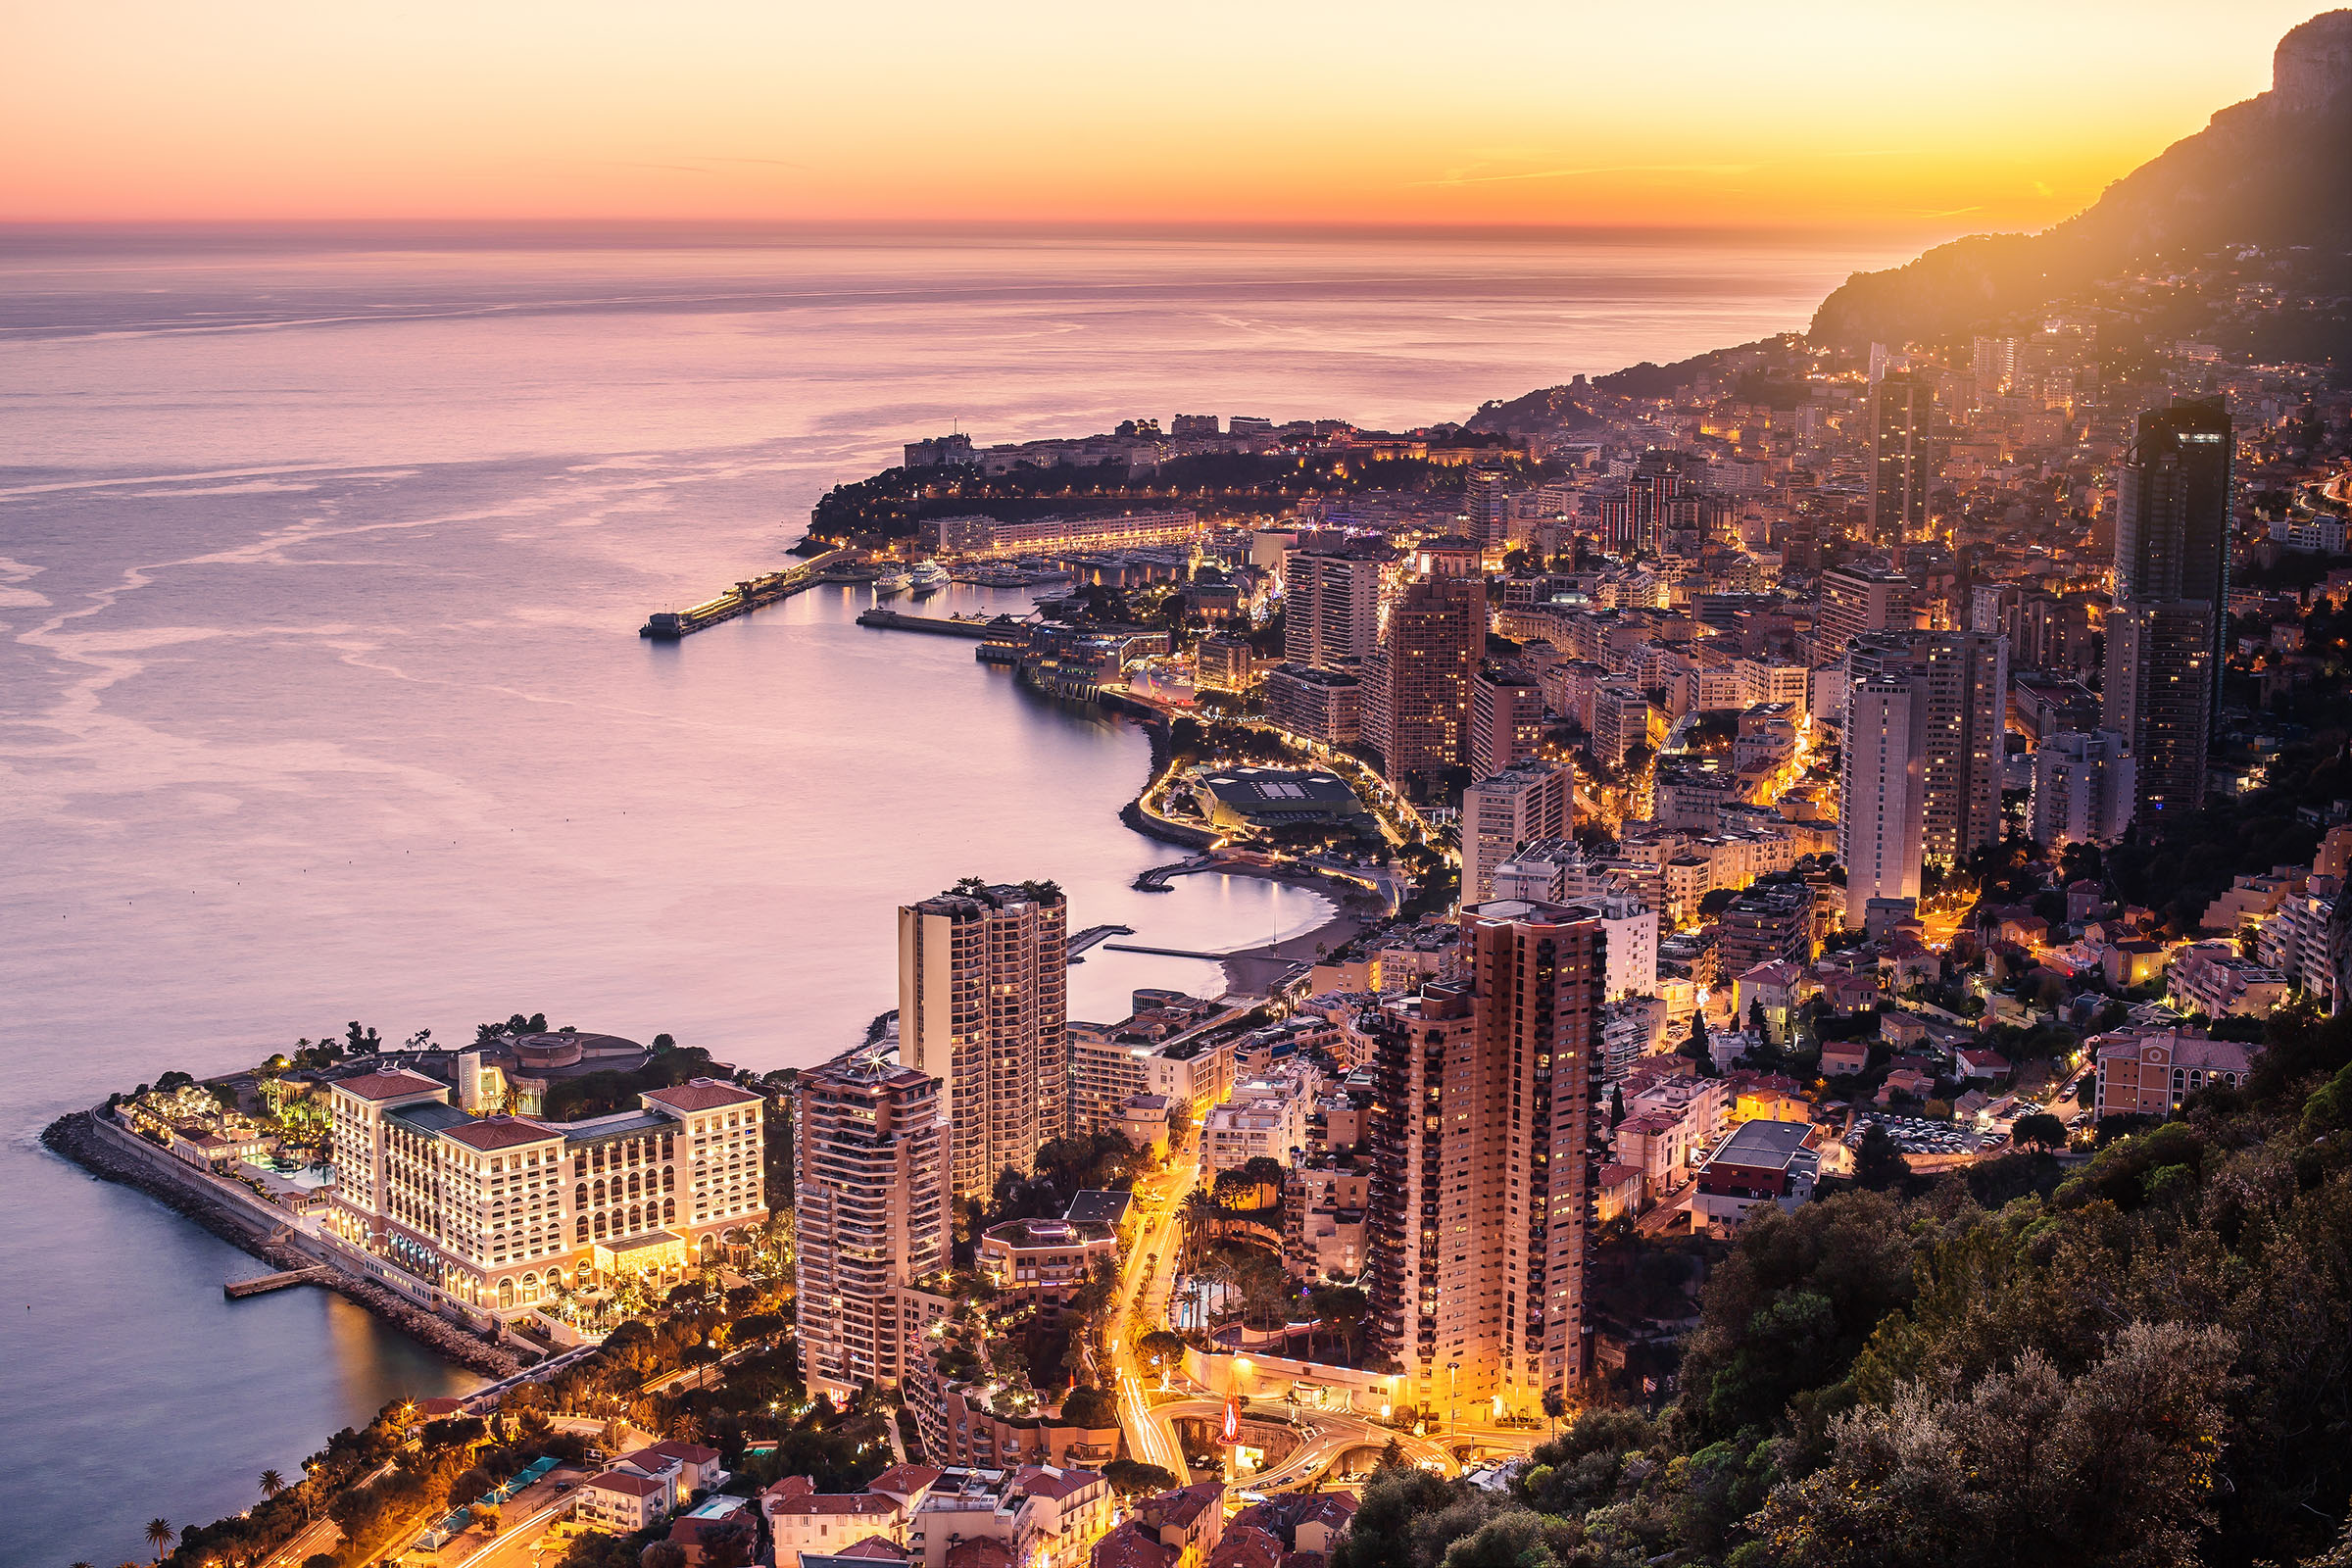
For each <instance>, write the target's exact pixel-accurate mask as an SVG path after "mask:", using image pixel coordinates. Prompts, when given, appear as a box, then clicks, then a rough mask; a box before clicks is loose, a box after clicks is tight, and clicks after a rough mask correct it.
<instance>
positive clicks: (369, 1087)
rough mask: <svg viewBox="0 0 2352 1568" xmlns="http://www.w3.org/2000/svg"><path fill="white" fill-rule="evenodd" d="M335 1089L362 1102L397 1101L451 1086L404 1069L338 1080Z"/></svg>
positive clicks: (363, 1074) (369, 1073)
mask: <svg viewBox="0 0 2352 1568" xmlns="http://www.w3.org/2000/svg"><path fill="white" fill-rule="evenodd" d="M335 1087H336V1088H337V1089H340V1090H342V1091H344V1092H345V1093H346V1094H353V1095H357V1096H359V1097H360V1098H361V1099H362V1100H397V1099H399V1098H400V1097H401V1096H403V1095H414V1094H418V1093H421V1092H423V1091H426V1090H433V1089H446V1088H448V1087H449V1086H448V1085H447V1084H442V1083H436V1082H434V1081H433V1080H432V1079H430V1078H427V1077H426V1076H425V1075H424V1074H422V1073H420V1072H410V1071H409V1070H408V1069H407V1068H405V1067H404V1068H397V1069H395V1070H393V1071H391V1072H368V1073H362V1074H360V1076H359V1077H357V1078H338V1079H336V1080H335Z"/></svg>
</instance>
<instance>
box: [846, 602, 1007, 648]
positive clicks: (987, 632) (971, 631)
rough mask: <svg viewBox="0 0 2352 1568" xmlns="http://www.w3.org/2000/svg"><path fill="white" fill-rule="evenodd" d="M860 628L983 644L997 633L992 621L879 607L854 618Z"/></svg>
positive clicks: (990, 619)
mask: <svg viewBox="0 0 2352 1568" xmlns="http://www.w3.org/2000/svg"><path fill="white" fill-rule="evenodd" d="M858 625H860V626H874V627H878V628H880V629H881V630H883V631H927V632H929V633H931V634H932V635H933V636H935V637H969V638H971V639H972V640H973V641H974V642H985V641H986V640H987V639H988V638H990V637H992V636H994V635H996V634H997V633H998V631H999V627H998V625H997V622H996V620H995V619H994V618H993V617H992V618H989V619H977V618H976V619H972V620H958V619H956V618H955V617H954V616H947V617H944V618H943V617H941V616H938V615H909V614H907V613H905V612H903V611H897V610H884V609H882V608H881V607H880V606H876V607H875V608H874V609H872V610H869V611H867V612H865V613H863V614H861V615H859V616H858Z"/></svg>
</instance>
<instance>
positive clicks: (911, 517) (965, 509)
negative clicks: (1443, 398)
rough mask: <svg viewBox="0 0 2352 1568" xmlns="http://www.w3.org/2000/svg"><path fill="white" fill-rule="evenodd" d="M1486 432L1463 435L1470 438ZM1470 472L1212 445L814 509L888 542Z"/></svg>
mask: <svg viewBox="0 0 2352 1568" xmlns="http://www.w3.org/2000/svg"><path fill="white" fill-rule="evenodd" d="M1484 439H1486V438H1482V437H1478V436H1468V437H1463V438H1461V440H1460V444H1463V445H1477V444H1480V442H1481V441H1482V440H1484ZM1465 471H1466V470H1464V469H1463V468H1461V467H1460V466H1452V465H1445V464H1432V463H1428V462H1425V461H1423V460H1421V459H1418V458H1393V459H1383V460H1380V461H1377V462H1366V461H1365V460H1364V459H1363V458H1362V457H1361V456H1360V455H1348V454H1328V455H1327V454H1321V453H1315V452H1307V453H1303V454H1301V453H1295V452H1283V453H1264V454H1257V453H1211V454H1204V455H1201V456H1198V457H1185V458H1175V459H1171V460H1170V461H1168V462H1166V463H1163V464H1161V465H1160V466H1158V467H1157V468H1154V469H1152V471H1150V472H1149V473H1141V474H1135V475H1132V476H1131V475H1130V474H1129V472H1128V470H1127V468H1126V467H1125V466H1103V467H1072V466H1055V467H1051V468H1037V467H1021V468H1016V469H1014V470H1012V471H1011V472H1009V473H1000V474H987V473H983V472H981V471H980V470H979V469H978V468H977V467H969V468H920V469H910V468H885V469H883V470H882V471H881V472H880V473H877V474H874V475H873V476H871V477H870V478H865V479H859V480H857V481H855V482H853V483H850V484H842V485H835V486H834V487H833V488H832V489H830V490H828V491H826V492H825V494H824V495H823V497H822V498H820V499H819V500H818V502H817V503H816V506H815V508H814V510H813V511H812V512H811V513H810V514H809V532H810V534H811V535H813V536H816V537H821V538H825V539H831V540H838V541H843V542H851V541H856V542H860V543H865V544H881V543H887V542H888V541H890V540H893V539H905V538H909V537H911V536H912V535H913V534H914V533H915V531H916V529H917V527H918V525H919V524H920V522H921V520H922V519H923V518H926V517H955V516H962V515H969V514H972V513H980V514H984V515H988V516H991V517H996V518H998V519H1000V520H1002V521H1005V522H1018V521H1021V520H1024V519H1027V518H1032V517H1048V516H1061V515H1081V516H1083V515H1088V514H1092V513H1103V512H1111V511H1119V510H1131V509H1135V508H1139V507H1187V508H1190V509H1192V510H1193V511H1195V512H1199V513H1201V515H1204V516H1263V515H1272V514H1275V513H1281V512H1287V511H1289V510H1290V509H1292V508H1294V507H1296V506H1297V505H1298V504H1299V502H1300V501H1302V500H1305V499H1307V498H1308V497H1310V496H1338V495H1349V494H1352V493H1354V492H1356V491H1358V490H1367V489H1380V490H1441V491H1443V490H1451V491H1457V492H1458V491H1459V490H1460V489H1461V488H1462V482H1463V479H1464V476H1465Z"/></svg>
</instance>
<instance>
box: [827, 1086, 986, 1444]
mask: <svg viewBox="0 0 2352 1568" xmlns="http://www.w3.org/2000/svg"><path fill="white" fill-rule="evenodd" d="M941 1099H942V1096H941V1090H940V1085H939V1081H938V1080H937V1079H935V1078H931V1077H928V1076H926V1075H925V1074H923V1073H919V1072H916V1071H914V1070H912V1069H911V1068H907V1067H902V1066H901V1065H899V1062H898V1059H897V1057H896V1055H895V1054H892V1053H889V1052H879V1053H859V1052H854V1053H852V1054H849V1055H846V1056H842V1057H838V1058H836V1059H835V1060H832V1061H829V1062H827V1063H825V1064H824V1065H823V1066H821V1067H818V1068H816V1069H815V1070H813V1071H811V1072H807V1073H803V1074H802V1075H801V1080H800V1088H799V1093H798V1098H797V1102H796V1103H797V1106H798V1111H799V1114H798V1117H797V1128H796V1131H797V1138H796V1143H795V1149H794V1160H795V1169H794V1172H793V1176H794V1184H795V1196H796V1212H797V1219H798V1227H799V1228H798V1233H797V1240H798V1245H799V1257H798V1260H797V1262H796V1264H795V1271H796V1281H797V1284H798V1288H799V1292H800V1300H801V1366H802V1373H803V1377H804V1379H805V1380H806V1382H807V1384H808V1388H809V1393H810V1394H811V1395H820V1394H821V1395H823V1396H825V1397H828V1398H831V1399H833V1400H835V1401H836V1402H840V1401H843V1400H846V1399H848V1398H849V1397H851V1396H852V1395H854V1394H856V1393H857V1392H858V1387H859V1385H861V1384H867V1383H870V1384H872V1385H874V1386H875V1387H877V1388H884V1389H888V1388H893V1387H896V1386H897V1385H898V1383H899V1382H900V1380H901V1379H902V1378H904V1377H905V1376H906V1371H907V1368H906V1357H907V1339H908V1331H909V1328H910V1325H909V1324H908V1323H907V1322H906V1321H905V1320H904V1317H903V1313H902V1304H903V1301H904V1297H903V1296H902V1294H901V1290H902V1288H903V1287H907V1286H913V1285H916V1284H918V1283H920V1282H922V1281H925V1280H928V1279H929V1278H931V1277H932V1276H933V1275H935V1274H938V1273H940V1272H941V1271H942V1270H944V1269H946V1268H947V1267H948V1266H949V1263H950V1261H951V1260H950V1257H949V1251H948V1248H949V1242H950V1238H951V1231H950V1229H949V1221H948V1182H947V1129H946V1127H945V1125H944V1124H943V1123H942V1121H941V1119H940V1110H941Z"/></svg>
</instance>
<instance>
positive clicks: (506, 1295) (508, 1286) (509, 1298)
mask: <svg viewBox="0 0 2352 1568" xmlns="http://www.w3.org/2000/svg"><path fill="white" fill-rule="evenodd" d="M498 1304H499V1305H501V1306H513V1305H514V1304H515V1282H514V1281H513V1280H512V1279H503V1280H500V1281H499V1282H498Z"/></svg>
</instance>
